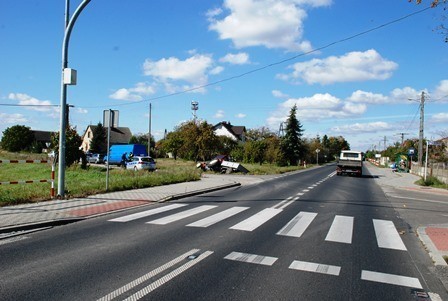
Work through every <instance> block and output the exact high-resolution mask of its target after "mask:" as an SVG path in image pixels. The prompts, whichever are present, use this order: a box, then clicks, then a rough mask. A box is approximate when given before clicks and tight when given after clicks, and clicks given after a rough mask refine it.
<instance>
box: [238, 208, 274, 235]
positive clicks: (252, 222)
mask: <svg viewBox="0 0 448 301" xmlns="http://www.w3.org/2000/svg"><path fill="white" fill-rule="evenodd" d="M280 212H282V210H281V209H274V208H266V209H263V210H262V211H260V212H258V213H257V214H255V215H252V216H251V217H249V218H248V219H245V220H244V221H242V222H240V223H238V224H236V225H234V226H232V227H230V229H233V230H242V231H253V230H255V229H257V228H258V227H259V226H261V225H263V224H264V223H265V222H267V221H268V220H270V219H271V218H273V217H274V216H276V215H277V214H279V213H280Z"/></svg>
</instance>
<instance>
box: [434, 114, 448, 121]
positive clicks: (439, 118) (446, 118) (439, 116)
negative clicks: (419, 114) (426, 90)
mask: <svg viewBox="0 0 448 301" xmlns="http://www.w3.org/2000/svg"><path fill="white" fill-rule="evenodd" d="M431 121H433V122H435V123H448V113H437V114H434V115H432V118H431Z"/></svg>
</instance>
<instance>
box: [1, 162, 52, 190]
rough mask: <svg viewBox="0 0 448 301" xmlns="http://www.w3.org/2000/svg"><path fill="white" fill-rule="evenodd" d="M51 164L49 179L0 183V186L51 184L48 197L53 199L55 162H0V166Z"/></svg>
mask: <svg viewBox="0 0 448 301" xmlns="http://www.w3.org/2000/svg"><path fill="white" fill-rule="evenodd" d="M47 163H51V179H43V180H16V181H6V182H0V185H14V184H19V185H21V184H32V183H51V188H50V195H51V198H54V195H55V193H54V174H55V172H54V171H55V165H56V160H51V161H50V160H0V164H47Z"/></svg>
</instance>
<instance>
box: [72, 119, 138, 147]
mask: <svg viewBox="0 0 448 301" xmlns="http://www.w3.org/2000/svg"><path fill="white" fill-rule="evenodd" d="M96 127H97V125H89V126H88V127H87V129H86V131H85V132H84V135H82V144H81V149H82V150H83V151H84V152H87V151H89V150H90V142H91V141H92V137H93V131H94V130H95V129H96ZM104 129H105V130H106V135H107V131H108V128H106V127H105V128H104ZM131 137H132V133H131V130H130V129H129V128H127V127H112V128H111V129H110V145H114V144H128V143H129V140H131Z"/></svg>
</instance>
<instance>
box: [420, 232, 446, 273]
mask: <svg viewBox="0 0 448 301" xmlns="http://www.w3.org/2000/svg"><path fill="white" fill-rule="evenodd" d="M426 228H427V227H418V228H417V234H418V237H419V238H420V240H421V241H422V243H423V245H424V246H425V247H426V249H427V251H428V254H429V256H430V257H431V259H432V260H433V261H434V264H435V265H442V266H448V264H447V263H446V261H445V259H443V257H442V255H441V254H440V252H439V251H438V250H437V248H436V246H435V245H434V243H433V242H432V240H431V238H429V236H428V234H426Z"/></svg>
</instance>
